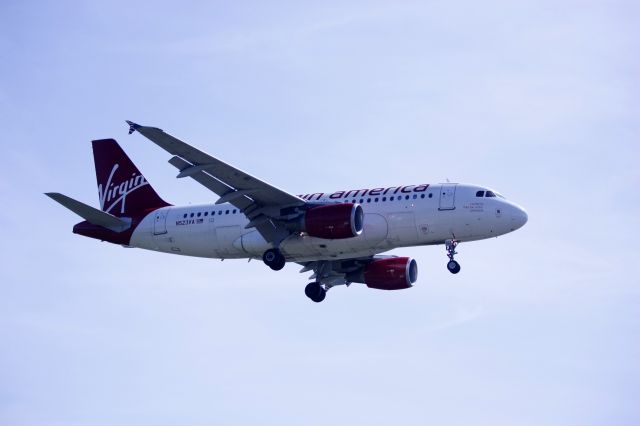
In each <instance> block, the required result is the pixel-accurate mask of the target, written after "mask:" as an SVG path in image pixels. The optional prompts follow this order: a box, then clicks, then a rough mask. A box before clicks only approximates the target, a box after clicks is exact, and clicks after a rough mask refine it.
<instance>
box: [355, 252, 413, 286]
mask: <svg viewBox="0 0 640 426" xmlns="http://www.w3.org/2000/svg"><path fill="white" fill-rule="evenodd" d="M346 279H347V281H351V282H354V283H363V284H366V285H367V287H369V288H375V289H378V290H403V289H405V288H409V287H412V286H413V283H415V282H416V280H417V279H418V263H417V262H416V261H415V260H414V259H411V258H410V257H389V258H386V259H374V260H372V261H371V262H369V263H368V264H366V265H365V266H364V267H362V269H360V270H359V271H356V272H351V273H349V274H347V276H346Z"/></svg>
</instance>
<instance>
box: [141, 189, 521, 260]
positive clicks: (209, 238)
mask: <svg viewBox="0 0 640 426" xmlns="http://www.w3.org/2000/svg"><path fill="white" fill-rule="evenodd" d="M422 187H426V190H424V191H422V190H421V191H420V192H415V191H411V188H422ZM392 188H396V187H392ZM399 188H403V189H405V188H406V189H407V191H406V192H405V191H402V192H399V191H397V190H396V191H395V192H394V191H391V192H387V193H383V192H382V191H376V190H371V192H372V193H373V194H376V195H370V194H368V193H367V192H368V190H361V191H364V192H360V194H355V193H354V192H352V193H351V194H349V193H348V192H347V193H345V194H344V195H343V194H342V192H338V193H326V194H324V193H316V194H309V195H305V196H301V197H302V198H304V199H307V200H310V201H314V202H319V203H331V202H353V201H354V200H355V202H357V203H360V204H361V205H362V208H363V209H364V213H365V216H364V230H363V232H362V234H361V235H358V236H356V237H353V238H348V239H338V240H327V239H321V238H316V237H311V236H309V235H307V234H305V233H295V234H292V235H291V236H289V237H288V238H286V239H285V240H284V241H282V242H281V243H280V246H279V248H280V250H281V251H282V253H283V254H284V255H285V257H286V259H287V261H295V262H304V261H310V260H331V259H346V258H354V257H361V256H371V255H375V254H378V253H382V252H385V251H388V250H391V249H394V248H396V247H407V246H418V245H431V244H442V243H444V242H445V240H448V239H455V240H457V241H461V242H462V241H473V240H480V239H485V238H491V237H497V236H499V235H503V234H506V233H508V232H511V231H514V230H516V229H518V228H520V227H521V226H522V225H524V223H525V222H526V221H527V214H526V213H525V211H524V210H523V209H522V208H521V207H519V206H518V205H516V204H514V203H512V202H510V201H507V200H506V199H504V198H503V197H501V196H500V195H498V196H491V197H487V196H485V194H486V193H487V192H489V193H491V194H492V195H493V194H494V193H493V192H491V191H489V190H487V189H486V188H483V187H480V186H476V185H463V184H448V183H447V184H437V185H430V186H426V185H422V186H406V187H399ZM480 192H482V193H483V196H478V194H479V193H480ZM354 194H355V195H354ZM340 195H342V196H340ZM248 223H249V221H248V219H247V218H246V217H245V215H244V214H242V213H241V212H240V211H239V210H238V209H237V208H235V207H233V206H232V205H230V204H220V205H216V204H202V205H193V206H186V207H177V206H171V207H164V208H162V209H159V210H156V211H154V212H152V213H150V214H149V215H147V216H146V217H145V218H144V219H143V220H142V221H141V223H140V224H139V225H138V226H137V227H136V229H135V231H134V232H133V235H132V237H131V243H130V245H131V246H133V247H139V248H144V249H148V250H155V251H160V252H166V253H173V254H181V255H185V256H198V257H208V258H219V259H234V258H235V259H237V258H261V256H262V254H263V253H264V252H265V250H267V249H269V248H271V247H272V245H271V244H270V243H267V242H266V241H265V240H264V238H262V236H261V235H260V234H259V232H258V231H257V230H256V229H255V228H249V229H245V226H246V225H247V224H248Z"/></svg>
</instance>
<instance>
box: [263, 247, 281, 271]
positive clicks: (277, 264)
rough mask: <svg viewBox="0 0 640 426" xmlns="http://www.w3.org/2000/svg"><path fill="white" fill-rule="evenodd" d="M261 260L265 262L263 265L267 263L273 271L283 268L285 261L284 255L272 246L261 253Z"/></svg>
mask: <svg viewBox="0 0 640 426" xmlns="http://www.w3.org/2000/svg"><path fill="white" fill-rule="evenodd" d="M262 261H263V262H264V263H265V265H267V266H268V267H269V268H271V269H273V270H274V271H279V270H280V269H282V268H284V264H285V263H286V261H285V260H284V256H283V255H282V253H281V252H280V250H278V249H277V248H272V249H269V250H267V251H265V252H264V254H263V255H262Z"/></svg>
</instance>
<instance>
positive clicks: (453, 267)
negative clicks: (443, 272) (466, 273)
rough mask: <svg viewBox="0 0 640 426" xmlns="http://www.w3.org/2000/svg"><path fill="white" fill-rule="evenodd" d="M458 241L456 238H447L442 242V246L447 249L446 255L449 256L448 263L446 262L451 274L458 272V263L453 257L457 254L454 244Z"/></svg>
mask: <svg viewBox="0 0 640 426" xmlns="http://www.w3.org/2000/svg"><path fill="white" fill-rule="evenodd" d="M457 245H458V242H457V241H456V240H447V241H445V242H444V246H445V248H446V249H447V257H448V258H449V263H447V269H448V270H449V272H451V273H452V274H457V273H458V272H460V264H459V263H458V262H456V261H455V260H454V259H453V257H454V256H455V255H456V254H458V252H457V251H456V246H457Z"/></svg>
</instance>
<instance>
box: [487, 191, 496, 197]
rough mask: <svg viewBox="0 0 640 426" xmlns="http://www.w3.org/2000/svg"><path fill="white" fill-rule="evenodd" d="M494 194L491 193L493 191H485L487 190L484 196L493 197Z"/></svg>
mask: <svg viewBox="0 0 640 426" xmlns="http://www.w3.org/2000/svg"><path fill="white" fill-rule="evenodd" d="M495 196H496V194H494V193H493V192H491V191H487V192H486V193H485V197H495Z"/></svg>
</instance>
